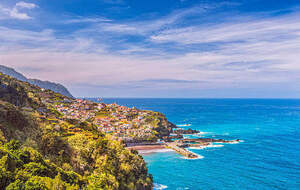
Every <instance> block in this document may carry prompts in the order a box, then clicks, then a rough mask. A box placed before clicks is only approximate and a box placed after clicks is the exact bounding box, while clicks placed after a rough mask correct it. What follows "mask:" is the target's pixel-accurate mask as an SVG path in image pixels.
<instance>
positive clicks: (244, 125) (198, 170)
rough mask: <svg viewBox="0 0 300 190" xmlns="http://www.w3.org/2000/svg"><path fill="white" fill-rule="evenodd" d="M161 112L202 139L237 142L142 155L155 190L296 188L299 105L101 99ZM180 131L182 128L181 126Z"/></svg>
mask: <svg viewBox="0 0 300 190" xmlns="http://www.w3.org/2000/svg"><path fill="white" fill-rule="evenodd" d="M104 102H106V103H112V102H116V103H118V104H120V105H126V106H130V107H132V106H136V107H137V108H140V109H147V110H155V111H159V112H162V113H164V114H165V115H166V116H167V117H168V119H169V121H171V122H173V123H175V124H178V125H182V124H191V126H190V127H185V128H193V129H197V130H200V131H201V132H203V134H201V136H203V137H213V138H222V139H241V140H243V142H242V143H238V144H224V146H212V147H209V148H205V149H190V150H191V151H193V152H195V153H197V154H199V155H201V156H202V157H203V158H202V159H197V160H188V159H184V158H182V156H180V155H178V154H177V153H175V152H170V151H169V152H157V153H152V154H146V155H143V157H144V159H145V160H146V162H147V165H148V168H149V171H150V173H151V174H152V175H153V177H154V182H155V186H156V187H155V189H168V190H181V189H182V190H183V189H191V190H198V189H230V190H234V189H251V190H252V189H258V190H263V189H267V190H269V189H300V100H284V99H104ZM183 128H184V127H183Z"/></svg>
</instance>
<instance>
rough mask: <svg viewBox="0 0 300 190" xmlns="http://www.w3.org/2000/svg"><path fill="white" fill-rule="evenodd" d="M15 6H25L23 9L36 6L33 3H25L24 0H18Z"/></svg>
mask: <svg viewBox="0 0 300 190" xmlns="http://www.w3.org/2000/svg"><path fill="white" fill-rule="evenodd" d="M15 7H20V8H25V9H33V8H36V7H37V6H36V5H35V4H33V3H26V2H24V1H20V2H18V3H16V6H15Z"/></svg>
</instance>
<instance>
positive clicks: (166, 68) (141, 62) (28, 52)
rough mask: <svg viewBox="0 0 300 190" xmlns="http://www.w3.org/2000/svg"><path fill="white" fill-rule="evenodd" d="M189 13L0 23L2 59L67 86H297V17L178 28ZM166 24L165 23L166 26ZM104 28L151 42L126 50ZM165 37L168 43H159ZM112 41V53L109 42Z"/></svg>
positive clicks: (299, 40) (299, 69) (299, 48)
mask: <svg viewBox="0 0 300 190" xmlns="http://www.w3.org/2000/svg"><path fill="white" fill-rule="evenodd" d="M189 13H190V12H189V11H187V12H184V13H179V12H178V13H176V14H172V15H169V16H166V17H164V18H163V19H161V20H159V19H157V20H152V21H148V22H145V23H142V22H128V23H126V22H124V23H118V22H115V21H109V22H110V23H102V24H101V25H99V24H97V22H98V21H99V20H97V19H93V18H78V19H74V20H73V21H72V20H70V23H77V22H78V23H79V22H90V23H93V22H94V21H95V23H96V24H95V25H93V26H89V27H88V28H87V29H86V30H80V32H78V31H75V32H74V33H68V35H65V36H61V35H60V37H57V36H56V32H55V31H53V30H47V29H45V30H42V31H35V32H34V31H27V30H23V31H22V30H16V29H10V28H6V27H0V41H1V44H0V64H4V65H8V66H12V67H16V68H20V69H22V68H25V67H27V68H28V67H32V68H35V69H36V71H32V72H27V73H26V72H25V74H27V75H29V76H31V77H34V78H41V79H44V80H53V81H57V82H63V83H66V84H68V85H69V86H76V84H79V83H81V84H82V83H85V84H90V85H95V86H104V85H108V86H114V85H118V84H125V86H127V88H130V85H131V83H130V81H143V80H146V79H153V80H151V82H159V80H156V79H168V80H170V81H171V80H174V81H175V82H174V83H176V80H178V81H203V83H193V82H192V83H180V84H178V85H176V84H173V83H172V84H173V85H169V86H168V85H151V84H149V86H151V88H165V89H168V90H171V89H172V88H174V89H178V88H184V89H185V88H186V89H212V88H215V89H218V88H227V87H228V88H235V87H236V86H246V87H247V86H248V85H249V86H250V85H252V86H260V87H261V88H268V87H269V86H270V85H271V84H281V85H282V84H295V85H298V84H300V76H299V72H300V62H299V55H300V22H299V19H297V18H298V16H299V15H286V16H278V17H273V18H255V17H252V19H249V18H247V20H244V19H239V20H238V19H235V20H234V21H233V20H229V21H226V22H223V23H217V24H211V25H210V26H201V25H198V26H193V27H183V28H175V27H176V24H174V23H177V22H180V20H181V19H182V17H184V16H185V15H186V14H189ZM167 25H169V26H170V29H166V27H165V26H167ZM177 27H178V26H177ZM91 31H92V32H91ZM105 32H118V33H122V34H132V35H143V36H144V37H145V38H146V39H148V41H147V43H149V44H147V45H148V46H147V47H146V45H145V47H144V46H143V45H144V44H142V45H141V44H134V43H133V44H129V43H128V42H124V44H123V45H126V48H125V49H121V50H117V48H118V44H115V43H113V42H111V41H109V42H106V41H105V40H103V39H104V38H106V34H109V35H108V36H109V37H111V38H113V37H114V36H113V34H111V33H105ZM91 33H92V34H93V35H90V34H91ZM154 34H155V35H154ZM7 36H9V37H10V38H7ZM95 36H96V37H99V39H98V38H97V39H96V37H95ZM118 39H120V38H118ZM120 41H121V40H120ZM165 42H167V43H166V44H168V43H171V45H169V44H168V45H166V46H160V45H164V44H165ZM126 43H127V44H126ZM199 44H200V45H201V44H214V45H215V46H216V48H214V49H209V48H205V46H204V47H203V48H198V46H197V45H199ZM194 45H195V46H194ZM113 46H115V48H114V50H112V51H111V50H110V49H109V48H108V47H110V48H111V47H113ZM191 46H193V47H194V49H190V47H191ZM195 47H196V48H195ZM174 48H181V49H182V51H181V52H180V53H177V52H176V53H174V52H172V51H171V50H173V49H174ZM197 48H198V49H197ZM162 51H163V52H162ZM137 52H142V53H141V54H142V56H141V54H139V55H136V53H137ZM153 52H155V53H156V52H160V53H161V54H160V55H161V56H160V57H158V56H152V54H153ZM120 53H121V55H120ZM150 55H151V56H150ZM66 69H67V71H68V72H66ZM21 71H22V70H21ZM282 87H283V88H284V87H285V86H282ZM148 88H150V87H148ZM187 92H188V91H187ZM77 95H80V94H77ZM91 96H92V95H91Z"/></svg>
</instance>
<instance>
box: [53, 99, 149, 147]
mask: <svg viewBox="0 0 300 190" xmlns="http://www.w3.org/2000/svg"><path fill="white" fill-rule="evenodd" d="M52 106H54V108H55V109H56V110H57V111H59V112H60V113H62V114H63V117H64V118H67V119H77V120H80V121H86V120H89V121H90V122H93V123H94V124H95V125H96V126H97V127H98V130H99V131H102V132H105V133H110V134H111V135H112V136H114V137H117V138H118V139H119V140H124V141H132V140H135V139H139V140H144V139H147V140H149V139H151V138H152V137H154V132H153V131H154V130H153V127H154V126H153V125H151V121H152V120H151V112H150V111H142V110H138V109H136V108H135V107H133V108H129V107H125V106H120V105H118V104H115V103H114V104H104V103H95V102H92V101H89V100H82V99H75V100H69V99H65V100H64V101H61V102H59V101H58V102H55V103H52Z"/></svg>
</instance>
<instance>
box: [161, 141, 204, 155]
mask: <svg viewBox="0 0 300 190" xmlns="http://www.w3.org/2000/svg"><path fill="white" fill-rule="evenodd" d="M166 146H167V147H168V148H171V149H173V150H175V151H176V152H177V153H179V154H181V155H183V156H184V157H186V158H190V159H195V158H199V156H198V155H197V154H195V153H193V152H191V151H188V150H186V149H185V148H182V147H180V144H178V143H177V142H171V143H166Z"/></svg>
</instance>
